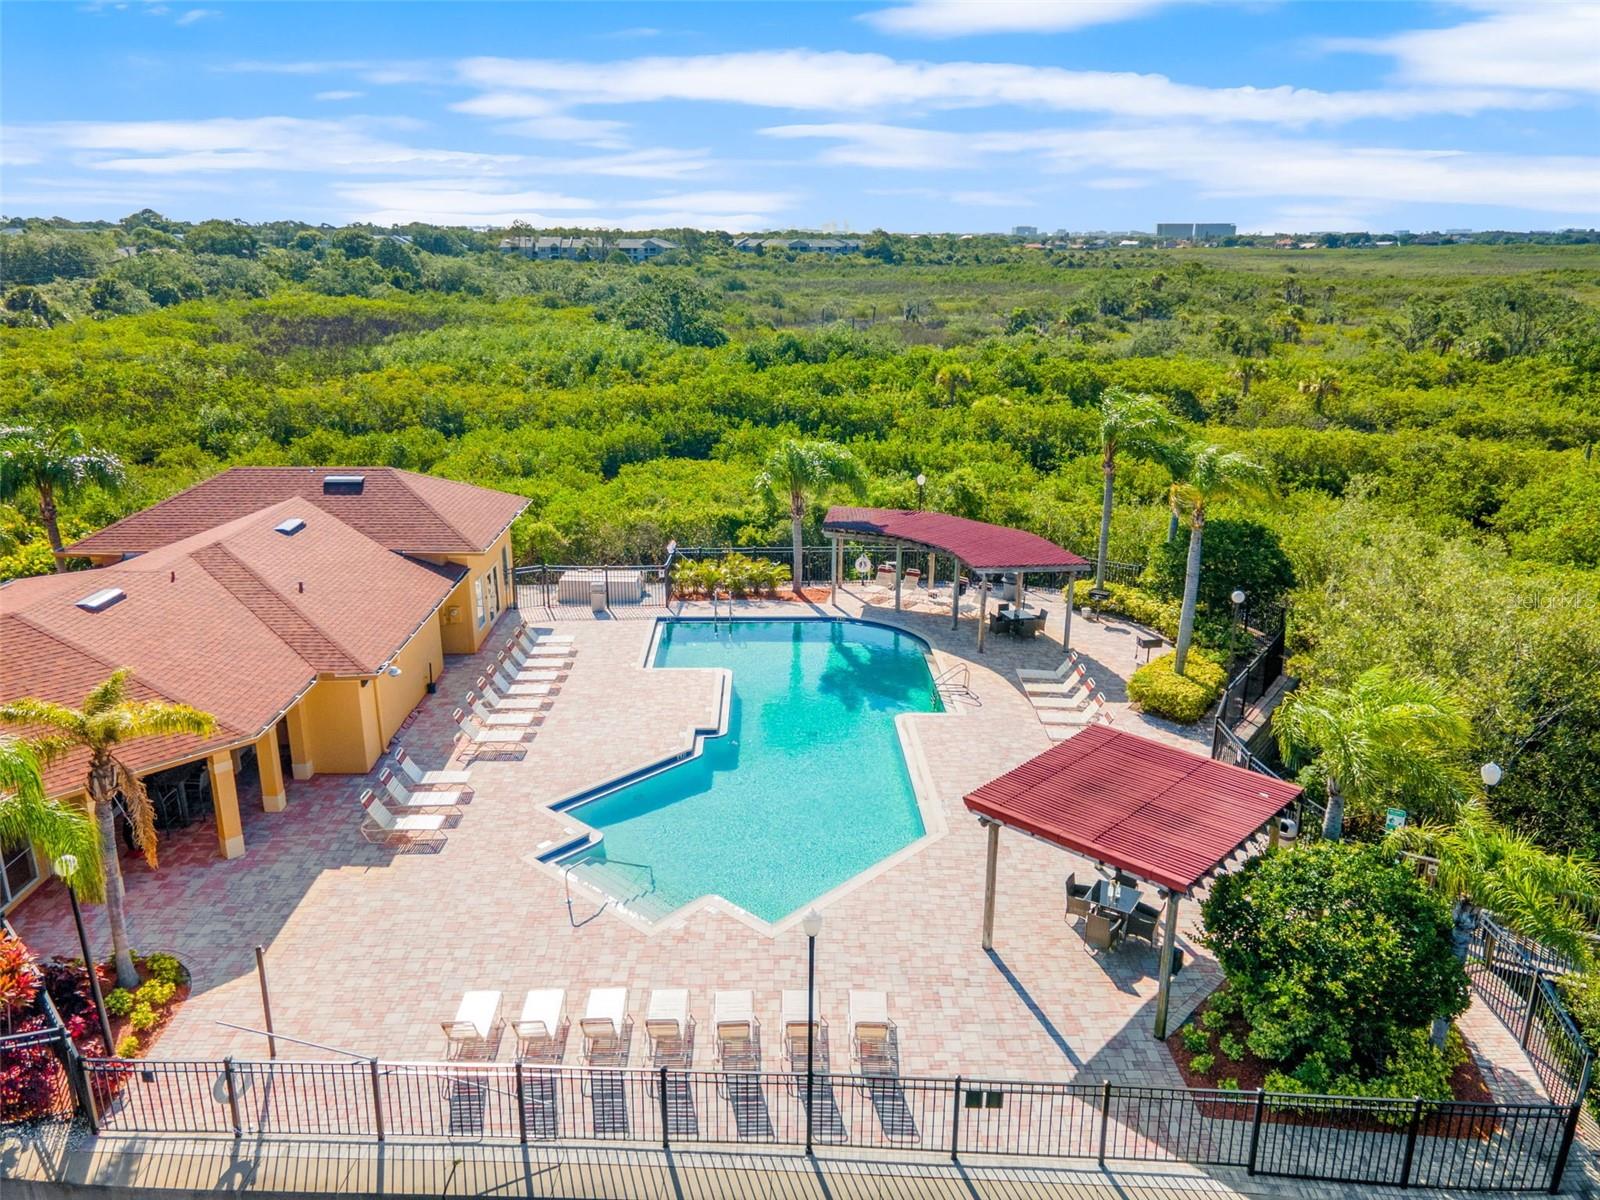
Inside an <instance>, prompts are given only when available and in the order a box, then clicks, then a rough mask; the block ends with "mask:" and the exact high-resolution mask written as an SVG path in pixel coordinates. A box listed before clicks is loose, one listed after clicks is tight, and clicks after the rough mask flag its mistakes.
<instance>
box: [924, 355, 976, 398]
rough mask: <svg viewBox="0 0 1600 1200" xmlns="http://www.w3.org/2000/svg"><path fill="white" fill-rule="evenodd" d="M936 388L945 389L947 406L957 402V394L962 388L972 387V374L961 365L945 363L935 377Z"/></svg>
mask: <svg viewBox="0 0 1600 1200" xmlns="http://www.w3.org/2000/svg"><path fill="white" fill-rule="evenodd" d="M933 382H934V386H936V387H940V388H943V389H944V399H945V403H946V404H954V403H955V402H956V392H957V391H959V390H960V389H961V388H964V387H970V386H971V384H972V372H971V371H970V370H968V369H967V368H966V367H964V366H963V365H962V364H960V363H945V365H944V366H942V367H940V368H939V370H938V373H937V374H935V375H934V377H933Z"/></svg>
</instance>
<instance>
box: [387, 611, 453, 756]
mask: <svg viewBox="0 0 1600 1200" xmlns="http://www.w3.org/2000/svg"><path fill="white" fill-rule="evenodd" d="M440 634H441V628H440V626H439V623H438V622H437V621H425V622H423V625H422V628H421V629H419V630H417V632H416V636H415V637H413V638H412V639H411V640H410V641H409V642H407V643H406V645H405V649H403V650H401V651H400V653H399V654H397V655H395V656H394V665H395V666H397V667H399V668H400V675H399V677H398V678H397V677H395V676H393V675H380V676H378V678H377V681H376V683H375V684H374V686H375V687H376V688H377V692H378V736H379V740H380V742H381V744H383V745H388V744H389V739H390V738H392V737H393V736H394V735H395V733H396V732H398V731H399V729H400V723H401V722H402V721H404V720H405V719H406V718H407V717H408V716H410V715H411V710H412V709H413V708H415V707H416V706H417V704H418V702H419V701H420V700H421V699H422V697H423V696H424V695H426V694H427V690H428V668H429V667H430V666H432V668H433V677H434V678H435V679H438V678H439V676H440V675H442V674H444V650H443V648H442V645H441V642H440Z"/></svg>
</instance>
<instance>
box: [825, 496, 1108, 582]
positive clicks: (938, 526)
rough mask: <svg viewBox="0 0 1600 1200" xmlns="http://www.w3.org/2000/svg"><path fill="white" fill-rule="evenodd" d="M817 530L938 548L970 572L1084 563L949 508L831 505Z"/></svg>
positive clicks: (1029, 536) (1071, 568)
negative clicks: (944, 510) (954, 513)
mask: <svg viewBox="0 0 1600 1200" xmlns="http://www.w3.org/2000/svg"><path fill="white" fill-rule="evenodd" d="M822 530H823V532H824V533H832V534H845V535H853V536H856V537H864V538H879V539H882V540H884V541H890V542H901V543H904V544H909V545H913V546H919V547H922V548H923V549H927V550H938V551H942V552H943V553H945V554H949V555H951V556H953V557H955V558H957V559H959V560H960V561H961V562H964V563H966V564H967V566H968V567H970V568H971V569H973V570H974V571H1068V572H1077V571H1081V570H1083V569H1084V568H1086V567H1087V566H1088V565H1089V562H1088V560H1087V559H1083V558H1079V557H1078V556H1077V555H1076V554H1074V553H1072V551H1070V550H1063V549H1062V548H1061V547H1060V546H1058V545H1056V544H1055V543H1054V542H1052V541H1048V540H1046V539H1045V538H1042V537H1040V536H1039V535H1038V534H1036V533H1029V532H1027V531H1026V530H1024V529H1011V528H1008V527H1007V526H1005V525H989V524H987V523H985V522H983V521H971V520H968V519H967V518H966V517H952V516H951V515H950V514H949V513H937V512H917V511H914V510H911V509H904V508H848V507H843V506H840V505H835V506H834V507H832V508H830V509H829V510H828V515H827V516H826V517H824V518H823V519H822Z"/></svg>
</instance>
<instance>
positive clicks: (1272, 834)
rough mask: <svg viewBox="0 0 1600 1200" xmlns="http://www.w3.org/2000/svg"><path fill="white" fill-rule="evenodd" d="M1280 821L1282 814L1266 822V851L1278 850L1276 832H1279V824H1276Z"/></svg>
mask: <svg viewBox="0 0 1600 1200" xmlns="http://www.w3.org/2000/svg"><path fill="white" fill-rule="evenodd" d="M1282 819H1283V817H1282V814H1281V813H1280V814H1279V815H1278V816H1276V817H1273V818H1272V820H1270V821H1268V822H1267V849H1268V850H1276V849H1277V848H1278V830H1279V824H1278V823H1279V821H1281V820H1282Z"/></svg>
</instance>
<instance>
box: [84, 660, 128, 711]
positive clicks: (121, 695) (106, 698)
mask: <svg viewBox="0 0 1600 1200" xmlns="http://www.w3.org/2000/svg"><path fill="white" fill-rule="evenodd" d="M130 674H132V672H131V671H129V670H128V668H127V667H119V668H117V669H116V670H115V671H113V672H111V674H110V675H108V676H107V677H106V679H105V680H104V681H103V682H102V683H100V684H98V685H96V687H95V688H94V690H93V691H91V692H90V693H89V694H88V696H86V697H85V698H84V701H83V711H84V713H85V714H86V715H88V716H91V717H92V716H97V715H98V714H100V713H103V712H106V711H107V710H108V709H112V708H115V707H116V706H117V705H119V704H121V703H122V702H123V701H125V700H126V699H127V698H128V676H129V675H130Z"/></svg>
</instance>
